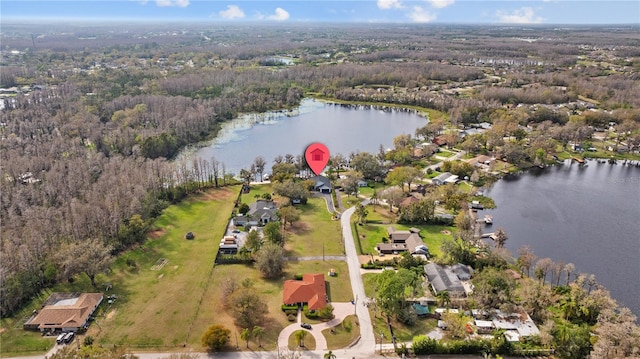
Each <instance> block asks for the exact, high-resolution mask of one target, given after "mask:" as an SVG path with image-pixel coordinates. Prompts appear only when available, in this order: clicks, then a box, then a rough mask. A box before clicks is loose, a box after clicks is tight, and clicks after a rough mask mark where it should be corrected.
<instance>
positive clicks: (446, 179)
mask: <svg viewBox="0 0 640 359" xmlns="http://www.w3.org/2000/svg"><path fill="white" fill-rule="evenodd" d="M431 182H432V183H433V184H435V185H438V186H441V185H443V184H446V183H457V182H458V176H457V175H454V174H451V173H449V172H444V173H441V174H439V175H437V176H436V177H434V178H433V179H432V180H431Z"/></svg>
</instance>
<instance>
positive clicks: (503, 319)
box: [492, 308, 540, 342]
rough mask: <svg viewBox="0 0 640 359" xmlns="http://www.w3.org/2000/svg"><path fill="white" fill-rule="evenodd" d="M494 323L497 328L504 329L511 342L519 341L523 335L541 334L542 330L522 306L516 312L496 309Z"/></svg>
mask: <svg viewBox="0 0 640 359" xmlns="http://www.w3.org/2000/svg"><path fill="white" fill-rule="evenodd" d="M492 323H493V326H494V327H495V328H496V329H498V330H499V329H504V335H505V337H506V338H507V340H508V341H510V342H518V341H520V338H523V337H530V336H534V335H540V330H539V329H538V327H537V326H536V324H535V323H534V322H533V320H532V319H531V317H530V316H529V314H527V312H525V311H524V309H522V308H520V309H519V310H518V311H517V312H515V313H503V312H501V311H500V310H499V309H496V310H495V314H494V315H493V319H492Z"/></svg>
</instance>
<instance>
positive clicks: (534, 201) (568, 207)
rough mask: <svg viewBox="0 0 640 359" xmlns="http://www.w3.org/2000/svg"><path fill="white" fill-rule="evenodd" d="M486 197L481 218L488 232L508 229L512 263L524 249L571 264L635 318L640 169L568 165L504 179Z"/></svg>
mask: <svg viewBox="0 0 640 359" xmlns="http://www.w3.org/2000/svg"><path fill="white" fill-rule="evenodd" d="M486 194H487V195H488V196H489V197H491V198H493V199H494V200H495V202H496V205H497V208H496V209H495V210H491V211H486V212H487V213H490V214H491V215H493V219H494V224H493V230H495V228H497V227H503V228H505V229H506V231H507V234H508V236H509V239H508V240H507V243H506V247H507V248H508V249H509V250H510V251H511V252H512V253H513V254H514V256H517V255H518V254H517V253H518V249H519V248H520V247H521V246H524V245H528V246H530V247H531V248H532V249H533V251H534V252H535V254H536V255H537V256H538V257H539V258H544V257H549V258H551V259H552V260H553V261H563V262H564V263H569V262H571V263H573V264H574V265H575V266H576V271H577V272H583V273H590V274H594V275H595V276H596V280H597V281H598V282H599V283H601V284H603V285H604V286H605V287H607V289H609V291H611V295H612V297H613V298H615V299H616V300H617V301H618V302H619V303H620V304H622V305H624V306H627V307H629V308H630V309H631V310H632V311H633V312H634V313H635V314H636V315H640V168H637V167H634V166H623V165H621V164H617V165H610V164H608V163H597V161H588V162H587V166H579V165H578V164H576V163H571V162H570V161H567V162H565V164H564V165H558V166H552V167H549V168H545V169H541V170H540V169H536V170H531V171H527V172H525V173H524V174H521V175H515V176H507V177H505V178H504V179H502V180H500V181H498V182H497V183H496V184H494V186H493V187H492V188H491V189H489V190H488V191H487V192H486ZM488 231H491V229H488Z"/></svg>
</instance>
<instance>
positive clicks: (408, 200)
mask: <svg viewBox="0 0 640 359" xmlns="http://www.w3.org/2000/svg"><path fill="white" fill-rule="evenodd" d="M419 202H420V200H419V199H417V198H416V197H414V196H409V197H407V198H405V199H403V200H402V201H400V203H399V204H398V206H399V207H400V208H405V207H408V206H409V205H410V204H412V203H419Z"/></svg>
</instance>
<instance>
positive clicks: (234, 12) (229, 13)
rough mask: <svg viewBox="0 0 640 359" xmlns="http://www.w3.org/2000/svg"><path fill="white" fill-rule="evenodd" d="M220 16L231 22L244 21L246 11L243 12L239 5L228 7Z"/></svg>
mask: <svg viewBox="0 0 640 359" xmlns="http://www.w3.org/2000/svg"><path fill="white" fill-rule="evenodd" d="M218 15H220V17H223V18H225V19H229V20H232V19H242V18H243V17H244V11H242V9H240V8H239V7H238V6H237V5H227V10H221V11H219V12H218Z"/></svg>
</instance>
